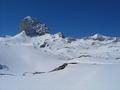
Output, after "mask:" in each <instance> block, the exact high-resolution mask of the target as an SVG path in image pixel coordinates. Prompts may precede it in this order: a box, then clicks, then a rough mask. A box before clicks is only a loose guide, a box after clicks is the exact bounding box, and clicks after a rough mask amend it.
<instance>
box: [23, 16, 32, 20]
mask: <svg viewBox="0 0 120 90" xmlns="http://www.w3.org/2000/svg"><path fill="white" fill-rule="evenodd" d="M24 19H32V17H31V16H26V17H25V18H24Z"/></svg>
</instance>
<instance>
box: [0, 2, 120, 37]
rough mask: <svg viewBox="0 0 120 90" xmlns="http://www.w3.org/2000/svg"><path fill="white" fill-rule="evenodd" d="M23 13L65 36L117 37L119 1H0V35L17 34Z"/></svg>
mask: <svg viewBox="0 0 120 90" xmlns="http://www.w3.org/2000/svg"><path fill="white" fill-rule="evenodd" d="M25 16H32V17H34V18H38V19H39V20H40V21H41V22H43V23H46V24H47V25H48V26H49V28H50V32H52V33H56V32H63V33H64V34H65V35H66V36H72V37H80V36H87V35H93V34H95V33H100V34H104V35H109V36H120V0H0V35H6V34H9V35H15V34H16V33H18V32H19V25H20V22H21V20H22V19H23V18H24V17H25Z"/></svg>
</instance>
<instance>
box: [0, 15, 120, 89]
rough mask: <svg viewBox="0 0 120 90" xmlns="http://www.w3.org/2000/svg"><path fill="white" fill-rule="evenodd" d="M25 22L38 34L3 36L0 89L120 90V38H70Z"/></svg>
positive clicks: (32, 21) (0, 55)
mask: <svg viewBox="0 0 120 90" xmlns="http://www.w3.org/2000/svg"><path fill="white" fill-rule="evenodd" d="M25 19H27V23H28V25H29V28H28V29H29V30H33V31H32V33H34V35H31V33H30V35H28V34H26V31H25V30H22V31H21V33H19V34H17V35H15V36H9V37H8V36H7V37H0V90H120V78H119V76H120V38H119V37H108V36H104V35H100V34H95V35H93V36H88V37H83V38H78V39H75V38H68V37H64V35H63V34H62V33H56V34H50V33H48V31H46V30H47V28H45V27H44V28H43V26H44V24H41V23H39V22H37V23H36V22H35V23H34V19H32V18H31V17H26V18H24V20H25ZM29 20H30V21H29ZM25 25H26V24H25ZM42 25H43V26H42ZM23 26H24V25H23ZM31 26H32V27H31ZM42 28H43V29H42ZM36 29H37V30H36ZM29 30H28V31H29ZM34 30H35V31H34ZM38 31H39V35H35V33H37V34H38ZM41 33H42V34H41Z"/></svg>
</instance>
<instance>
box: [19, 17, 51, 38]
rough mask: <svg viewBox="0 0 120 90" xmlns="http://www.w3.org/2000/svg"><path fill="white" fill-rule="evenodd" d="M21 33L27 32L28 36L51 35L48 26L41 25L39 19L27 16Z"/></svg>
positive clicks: (23, 21)
mask: <svg viewBox="0 0 120 90" xmlns="http://www.w3.org/2000/svg"><path fill="white" fill-rule="evenodd" d="M20 29H21V31H25V33H26V35H28V36H36V35H44V34H46V33H49V31H48V27H47V26H46V24H43V23H40V22H39V21H38V20H37V19H35V18H32V17H31V16H27V17H25V18H24V19H23V20H22V23H21V26H20Z"/></svg>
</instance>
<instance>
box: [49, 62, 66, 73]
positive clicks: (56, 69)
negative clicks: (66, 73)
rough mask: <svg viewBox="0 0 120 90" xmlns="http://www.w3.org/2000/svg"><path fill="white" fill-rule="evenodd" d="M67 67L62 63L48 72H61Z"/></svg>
mask: <svg viewBox="0 0 120 90" xmlns="http://www.w3.org/2000/svg"><path fill="white" fill-rule="evenodd" d="M67 65H68V63H64V64H63V65H61V66H59V67H57V68H55V69H53V70H52V71H50V72H54V71H59V70H63V69H64V68H65V67H66V66H67Z"/></svg>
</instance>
